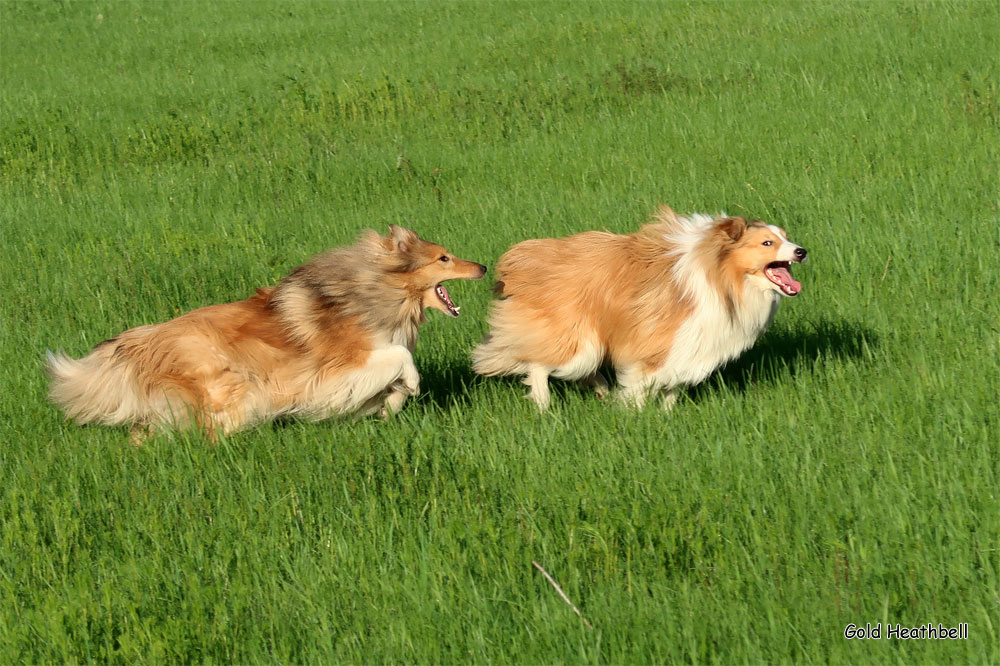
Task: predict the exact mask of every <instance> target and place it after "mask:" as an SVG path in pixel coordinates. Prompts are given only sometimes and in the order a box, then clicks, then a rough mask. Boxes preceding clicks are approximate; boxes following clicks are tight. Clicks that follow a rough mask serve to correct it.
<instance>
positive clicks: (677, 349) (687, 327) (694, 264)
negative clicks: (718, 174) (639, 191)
mask: <svg viewBox="0 0 1000 666" xmlns="http://www.w3.org/2000/svg"><path fill="white" fill-rule="evenodd" d="M720 217H724V215H720ZM717 219H718V218H713V217H710V216H708V215H701V214H695V215H692V216H691V217H690V218H680V219H679V220H678V224H677V226H676V227H675V228H674V229H673V230H671V232H670V233H669V234H667V235H666V238H667V240H668V242H670V243H671V244H673V245H674V249H673V250H672V251H671V252H670V256H671V257H672V258H673V259H674V262H675V263H674V267H673V280H674V284H675V285H676V286H677V287H678V289H679V290H680V292H681V294H682V295H683V298H684V299H685V300H688V301H689V302H690V303H692V304H693V306H694V310H693V311H692V312H691V314H690V315H689V316H688V318H687V319H686V320H685V321H684V323H683V324H681V325H680V327H679V328H678V329H677V333H676V334H675V337H674V342H673V345H672V346H671V349H670V353H669V354H668V355H667V358H666V360H665V361H664V363H663V365H662V366H660V368H659V369H657V370H656V371H655V372H654V373H653V376H652V382H651V383H652V384H653V386H656V387H663V388H666V389H668V390H669V389H671V388H674V387H676V386H679V385H682V384H687V385H691V384H697V383H699V382H701V381H704V380H705V378H706V377H708V376H709V375H710V374H711V373H712V372H713V371H714V370H716V369H717V368H719V367H720V366H722V365H725V364H726V362H728V361H730V360H732V359H734V358H736V357H737V356H739V355H740V354H741V353H742V352H744V351H746V349H748V348H749V347H750V346H751V345H753V343H754V342H755V341H756V340H757V338H758V337H760V335H761V334H762V333H763V332H764V330H765V329H766V328H767V327H768V325H769V324H770V323H771V319H772V318H773V317H774V315H775V313H776V312H777V310H778V302H779V301H780V300H781V295H780V294H779V293H778V292H777V291H775V290H774V289H773V288H771V287H770V286H769V285H768V286H766V287H764V289H761V288H760V287H758V286H756V285H755V284H754V282H753V281H751V280H747V281H746V282H745V283H744V286H743V294H742V302H741V303H739V304H738V305H736V307H735V311H734V312H733V313H732V315H730V313H729V311H728V310H727V308H726V304H725V303H724V302H723V300H722V298H720V295H719V292H718V291H717V290H716V289H715V288H713V287H712V285H711V283H710V282H709V280H708V276H707V275H706V273H705V269H704V267H703V266H701V265H699V263H698V261H697V258H696V252H695V250H696V248H697V246H698V244H699V243H700V242H701V241H702V240H703V238H704V234H705V232H706V231H707V230H708V229H710V228H711V227H712V225H713V223H714V222H715V221H716V220H717ZM761 286H763V285H761Z"/></svg>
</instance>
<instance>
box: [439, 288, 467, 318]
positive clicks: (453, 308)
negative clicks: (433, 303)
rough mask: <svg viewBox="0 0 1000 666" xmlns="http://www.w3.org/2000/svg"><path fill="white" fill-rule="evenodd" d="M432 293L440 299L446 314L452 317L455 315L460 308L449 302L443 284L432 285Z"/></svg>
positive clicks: (449, 299)
mask: <svg viewBox="0 0 1000 666" xmlns="http://www.w3.org/2000/svg"><path fill="white" fill-rule="evenodd" d="M434 293H435V294H437V297H438V299H440V301H441V302H442V303H443V304H444V307H445V308H446V309H447V311H448V314H449V315H451V316H452V317H457V316H458V311H459V310H461V309H462V308H460V307H459V306H457V305H455V304H454V303H452V302H451V298H450V297H449V296H448V290H447V289H445V288H444V285H442V284H439V285H437V286H436V287H434Z"/></svg>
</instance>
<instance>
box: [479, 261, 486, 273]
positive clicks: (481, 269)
mask: <svg viewBox="0 0 1000 666" xmlns="http://www.w3.org/2000/svg"><path fill="white" fill-rule="evenodd" d="M479 270H480V272H482V274H483V275H486V266H483V265H482V264H479Z"/></svg>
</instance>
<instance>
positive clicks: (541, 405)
mask: <svg viewBox="0 0 1000 666" xmlns="http://www.w3.org/2000/svg"><path fill="white" fill-rule="evenodd" d="M524 383H525V384H527V385H528V386H530V387H531V390H530V391H528V394H527V395H526V396H524V397H526V398H530V399H531V400H533V401H534V403H535V404H536V405H538V411H540V412H544V411H545V410H546V409H548V408H549V404H550V402H551V395H550V393H549V368H548V367H546V366H544V365H541V364H538V363H532V364H531V366H530V368H529V369H528V376H527V377H525V378H524Z"/></svg>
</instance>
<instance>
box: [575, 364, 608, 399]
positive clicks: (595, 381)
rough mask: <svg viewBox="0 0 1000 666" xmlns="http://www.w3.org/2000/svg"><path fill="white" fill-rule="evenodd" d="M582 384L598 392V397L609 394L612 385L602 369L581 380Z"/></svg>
mask: <svg viewBox="0 0 1000 666" xmlns="http://www.w3.org/2000/svg"><path fill="white" fill-rule="evenodd" d="M580 385H581V386H584V387H585V388H589V389H593V390H594V393H596V394H597V397H598V398H604V397H605V396H607V395H608V392H609V391H610V390H611V387H610V386H609V385H608V380H607V379H605V377H604V375H603V374H601V371H600V370H597V371H596V372H594V374H592V375H588V376H586V377H584V378H583V379H581V380H580Z"/></svg>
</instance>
